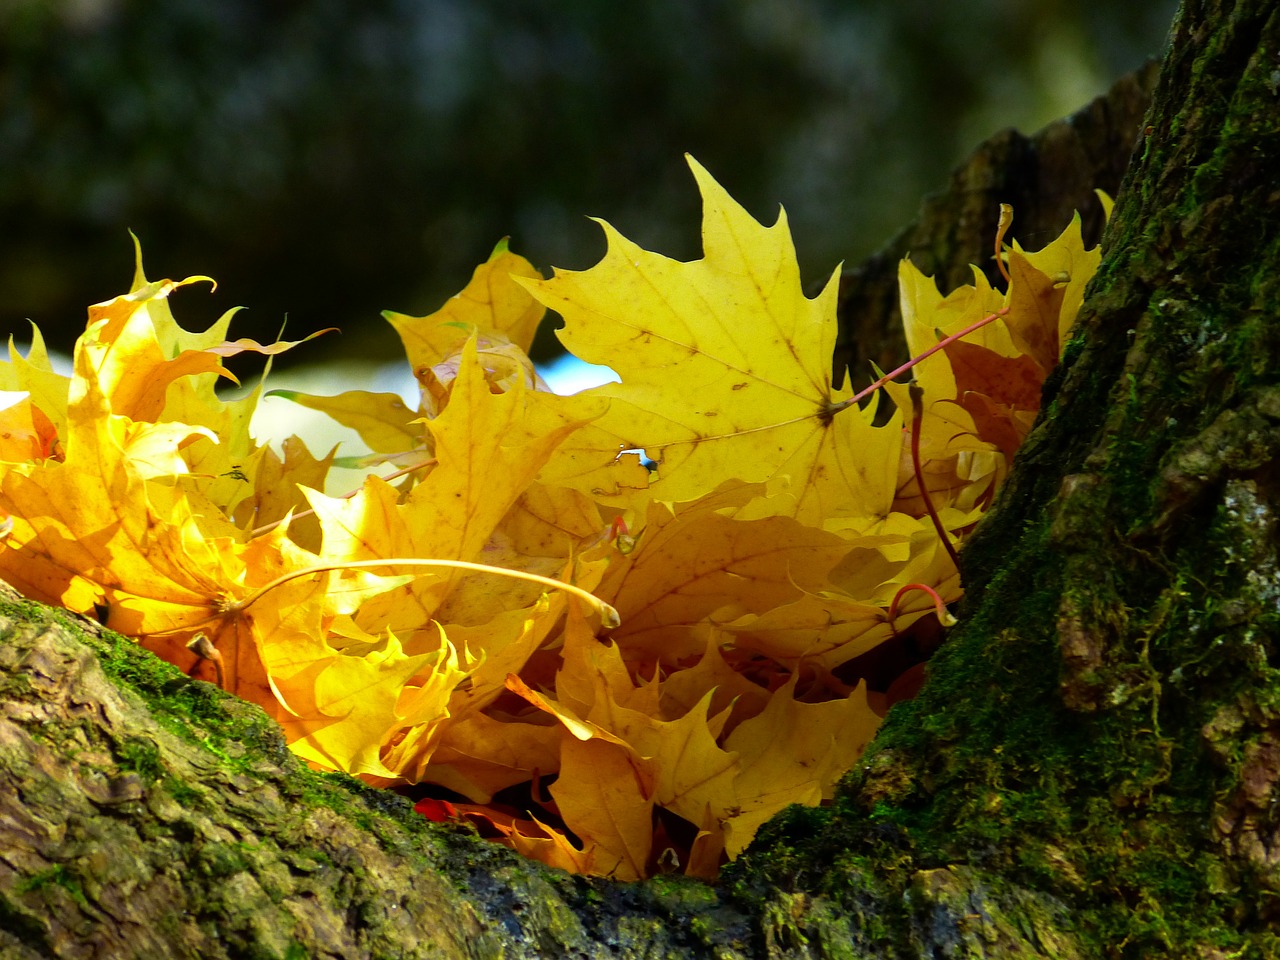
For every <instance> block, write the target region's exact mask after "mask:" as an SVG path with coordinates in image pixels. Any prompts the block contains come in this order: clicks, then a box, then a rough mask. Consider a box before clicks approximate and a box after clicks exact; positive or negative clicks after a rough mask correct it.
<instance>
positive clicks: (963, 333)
mask: <svg viewBox="0 0 1280 960" xmlns="http://www.w3.org/2000/svg"><path fill="white" fill-rule="evenodd" d="M1008 313H1009V308H1008V307H1001V308H1000V309H999V310H997V311H996V312H995V313H989V314H987V315H986V316H985V317H983V318H982V319H981V320H977V321H975V322H973V323H971V324H969V326H967V327H965V328H964V329H963V330H957V331H956V332H955V333H953V334H951V335H950V336H946V337H943V338H942V339H941V340H939V341H938V342H937V343H935V344H934V345H933V346H932V347H930V348H929V349H928V350H925V351H924V352H923V353H921V354H920V355H919V356H916V357H912V358H911V359H910V360H908V361H907V362H906V363H904V364H903V365H902V366H900V367H898V368H897V369H895V370H890V371H889V372H888V373H886V374H885V375H884V376H882V377H881V378H880V379H879V380H876V381H875V382H874V383H872V384H871V385H870V386H869V387H866V388H865V389H863V390H860V391H858V392H857V393H855V394H854V395H853V396H852V397H850V398H849V399H848V400H841V401H840V402H839V403H833V404H831V405H830V406H828V407H827V409H826V414H827V416H829V417H830V416H835V415H836V414H837V413H839V412H840V411H841V410H845V409H848V408H849V407H851V406H853V405H854V404H855V403H861V402H862V401H863V400H865V399H866V398H867V397H869V396H871V394H873V393H875V392H876V391H877V390H879V389H880V388H881V387H883V386H884V385H885V384H886V383H888V382H889V381H890V380H892V379H893V378H894V377H897V376H900V375H901V374H904V373H906V372H907V371H908V370H910V369H911V368H912V367H914V366H916V364H918V363H919V362H920V361H921V360H927V359H928V358H929V357H931V356H933V355H934V354H935V353H937V352H938V351H939V350H942V349H945V348H946V347H947V345H948V344H952V343H955V342H956V341H957V340H960V339H961V338H963V337H967V336H968V335H969V334H971V333H973V332H974V331H975V330H981V329H982V328H983V327H985V326H986V325H987V324H988V323H990V322H991V321H993V320H995V319H996V317H1003V316H1007V315H1008Z"/></svg>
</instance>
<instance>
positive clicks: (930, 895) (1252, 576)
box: [730, 0, 1280, 957]
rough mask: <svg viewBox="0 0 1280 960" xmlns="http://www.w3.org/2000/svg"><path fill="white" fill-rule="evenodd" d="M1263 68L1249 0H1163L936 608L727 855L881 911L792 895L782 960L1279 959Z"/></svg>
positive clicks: (1276, 355)
mask: <svg viewBox="0 0 1280 960" xmlns="http://www.w3.org/2000/svg"><path fill="white" fill-rule="evenodd" d="M1278 53H1280V8H1278V7H1277V6H1276V5H1275V4H1274V3H1270V2H1263V0H1250V2H1241V3H1230V2H1216V0H1188V2H1186V3H1184V5H1183V8H1182V10H1181V12H1180V14H1179V18H1178V20H1177V21H1176V23H1175V27H1174V31H1173V35H1172V38H1171V50H1170V54H1169V56H1168V58H1167V60H1166V62H1165V64H1164V66H1163V68H1162V73H1161V78H1160V82H1159V85H1158V88H1157V90H1156V92H1155V95H1154V102H1153V108H1152V111H1151V113H1150V114H1149V117H1148V120H1147V124H1146V127H1145V129H1144V139H1143V142H1142V144H1141V147H1140V150H1139V152H1138V154H1137V155H1136V156H1135V158H1134V161H1133V163H1132V165H1131V167H1130V169H1129V171H1128V173H1127V174H1126V177H1125V180H1124V184H1123V186H1122V188H1121V191H1120V195H1119V198H1118V205H1117V207H1116V210H1115V213H1114V217H1113V220H1112V222H1111V224H1110V226H1109V228H1108V231H1107V234H1106V238H1105V241H1104V257H1103V263H1102V266H1101V268H1100V271H1099V273H1098V275H1097V277H1096V279H1095V280H1094V281H1093V283H1092V285H1091V287H1090V290H1089V292H1088V294H1087V297H1086V302H1085V306H1084V308H1083V311H1082V314H1081V318H1080V322H1079V325H1078V328H1077V330H1076V332H1075V335H1074V339H1073V340H1072V342H1071V343H1070V345H1069V346H1068V349H1067V353H1066V357H1065V360H1064V362H1063V364H1062V365H1061V367H1060V368H1059V370H1058V371H1057V372H1056V374H1055V376H1054V377H1053V378H1052V379H1051V382H1050V383H1049V384H1048V386H1047V390H1046V397H1045V405H1044V412H1043V414H1042V417H1041V419H1040V422H1039V423H1038V425H1037V426H1036V428H1035V430H1034V431H1033V433H1032V435H1031V436H1030V437H1029V439H1028V441H1027V443H1026V445H1025V447H1024V448H1023V450H1022V451H1021V452H1020V454H1019V458H1018V462H1017V464H1016V466H1015V468H1014V470H1013V473H1012V476H1011V478H1010V482H1009V483H1008V484H1007V486H1006V487H1005V489H1004V491H1003V493H1002V495H1001V497H1000V499H999V502H998V505H997V508H996V509H995V510H994V511H993V512H992V514H991V515H990V516H988V517H987V518H986V520H985V521H984V523H983V525H982V526H981V528H980V530H979V533H978V534H977V536H976V537H975V539H974V540H973V541H972V542H971V543H970V544H969V545H968V546H967V547H966V549H965V551H964V554H963V556H962V565H963V568H964V571H963V572H964V575H965V579H966V582H967V584H968V592H967V596H966V600H965V603H964V610H963V613H962V617H961V620H962V622H961V625H960V626H959V627H958V628H957V629H956V630H954V631H953V632H952V634H951V636H950V638H949V639H948V641H947V643H946V644H945V645H944V647H943V648H942V650H941V651H940V652H939V653H938V654H936V655H935V657H934V659H933V662H932V663H931V665H930V679H929V681H928V682H927V683H926V685H925V688H924V690H923V692H922V695H921V696H920V697H919V698H918V699H916V700H915V701H913V702H911V703H909V704H904V705H903V706H901V707H899V708H896V709H895V710H894V711H893V712H892V713H891V715H890V717H889V720H888V722H887V723H886V725H885V727H884V729H883V731H882V733H881V735H880V736H879V737H878V738H877V740H876V741H875V743H874V745H873V747H872V749H871V750H870V751H869V752H868V754H867V756H866V757H865V760H864V762H863V763H862V764H861V766H860V768H859V770H858V772H857V773H856V774H855V775H854V776H853V777H852V778H851V779H850V780H849V781H848V782H847V783H846V784H845V785H844V788H843V792H842V794H841V796H840V798H839V801H838V802H837V804H836V805H835V806H834V807H833V808H831V809H829V810H821V811H793V812H792V813H791V815H790V816H789V817H785V818H783V819H782V820H781V821H778V822H775V823H774V824H773V825H772V826H771V827H770V828H769V829H768V831H767V833H766V834H765V835H764V836H762V837H761V838H759V842H758V844H757V846H756V847H755V848H754V849H753V850H752V851H751V852H750V854H749V856H748V857H747V858H746V859H745V860H744V861H741V862H739V863H738V864H735V865H734V866H733V868H732V870H731V872H730V878H731V882H737V883H738V884H740V885H741V889H742V890H743V892H747V891H753V892H755V893H756V895H758V896H760V897H761V898H762V901H763V902H765V903H776V902H778V900H777V895H776V894H769V893H767V892H765V891H767V890H769V889H771V888H773V887H775V886H779V885H781V886H782V887H783V888H784V889H790V890H793V891H804V895H805V896H806V897H807V898H809V902H811V903H812V902H818V901H829V905H828V906H826V907H825V908H824V911H825V912H824V913H823V916H824V917H825V916H828V915H830V914H831V913H833V912H834V913H835V914H836V915H838V916H847V917H860V916H862V915H864V914H866V913H867V912H868V911H869V910H870V912H872V913H875V914H877V915H879V916H880V917H881V920H880V923H879V924H878V926H875V927H874V928H873V927H872V926H870V925H867V924H862V923H854V924H850V925H849V926H848V928H847V929H840V930H836V931H834V932H829V931H828V929H827V926H826V925H825V921H821V922H816V923H810V922H809V921H808V918H807V914H805V913H804V912H803V911H802V912H801V915H800V918H799V919H796V920H795V921H794V927H795V929H796V931H797V935H798V936H803V937H805V938H807V940H808V943H809V947H808V948H807V949H808V950H809V951H810V953H811V955H815V956H818V955H825V954H832V953H833V952H839V951H844V953H843V955H854V956H863V955H865V956H873V955H877V953H876V951H881V955H890V956H899V955H901V956H935V955H946V956H966V957H968V956H975V957H976V956H984V957H985V956H1079V957H1104V956H1115V957H1153V956H1197V957H1263V956H1267V957H1270V956H1280V899H1278V898H1277V894H1278V893H1280V671H1278V669H1277V668H1278V667H1280V558H1278V552H1280V275H1278V274H1277V270H1276V265H1277V263H1280V122H1278V121H1277V118H1278V117H1280V69H1278V61H1277V54H1278ZM794 895H795V894H794V893H792V894H791V896H794ZM868 903H870V904H871V907H870V908H868V906H867V905H868ZM886 915H887V918H888V919H885V916H886ZM872 929H874V930H875V931H876V933H875V935H874V936H873V935H871V934H869V933H868V931H869V930H872ZM851 943H852V944H855V946H854V947H853V948H852V954H850V953H849V952H848V951H849V950H850V946H849V945H850V944H851ZM859 951H861V952H859Z"/></svg>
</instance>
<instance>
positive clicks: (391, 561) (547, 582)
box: [221, 557, 622, 630]
mask: <svg viewBox="0 0 1280 960" xmlns="http://www.w3.org/2000/svg"><path fill="white" fill-rule="evenodd" d="M378 567H432V568H438V567H444V568H449V569H454V570H467V571H470V572H472V573H492V574H495V575H496V576H500V577H511V578H512V579H515V580H527V581H529V582H530V583H537V584H541V585H542V586H544V587H550V588H551V589H553V590H563V591H564V592H565V593H569V594H572V595H573V596H575V597H577V598H579V599H580V600H583V601H584V602H586V603H587V604H588V605H589V606H590V607H591V608H592V609H593V610H595V612H596V613H598V614H599V615H600V620H601V622H602V623H603V625H604V627H605V629H606V630H611V629H613V628H614V627H616V626H618V624H620V623H621V622H622V618H621V617H619V616H618V611H617V610H615V609H614V608H613V607H612V606H610V605H609V604H608V603H605V601H603V600H601V599H600V598H599V597H597V596H596V595H595V594H593V593H591V592H590V591H587V590H583V589H582V587H579V586H576V585H574V584H572V583H565V582H564V581H563V580H556V579H554V578H553V577H544V576H542V575H541V574H537V573H527V572H525V571H523V570H510V569H508V568H506V567H494V566H490V565H489V564H487V563H471V562H470V561H468V560H435V559H426V558H422V557H388V558H387V559H385V560H349V561H346V562H343V563H320V564H316V565H315V566H313V567H303V568H301V569H299V570H292V571H290V572H289V573H286V574H282V575H281V576H278V577H276V578H275V579H274V580H272V581H270V582H269V583H265V584H263V585H262V586H260V587H258V589H257V590H255V591H253V593H251V594H249V596H247V597H245V598H244V599H243V600H236V601H234V602H231V603H227V604H226V605H225V606H223V608H222V610H221V612H222V613H223V614H228V613H240V612H241V611H243V610H245V609H247V608H248V607H250V606H252V605H253V604H255V603H257V602H258V601H259V600H261V599H262V598H263V597H264V596H265V595H266V594H267V593H269V592H270V591H272V590H274V589H275V588H276V587H279V586H281V585H283V584H286V583H288V582H289V581H290V580H296V579H298V578H299V577H307V576H311V575H313V574H317V573H325V572H326V571H329V570H372V569H376V568H378Z"/></svg>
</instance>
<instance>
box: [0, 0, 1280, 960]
mask: <svg viewBox="0 0 1280 960" xmlns="http://www.w3.org/2000/svg"><path fill="white" fill-rule="evenodd" d="M1277 50H1280V11H1277V10H1276V9H1275V7H1274V5H1273V4H1270V3H1266V2H1263V0H1249V2H1241V3H1234V4H1233V3H1228V2H1225V0H1221V2H1208V0H1203V2H1202V0H1188V2H1185V3H1184V5H1183V8H1182V10H1181V11H1180V13H1179V15H1178V19H1177V21H1176V22H1175V28H1174V31H1173V36H1172V43H1171V48H1170V51H1169V54H1168V56H1167V57H1166V60H1165V63H1164V65H1163V67H1162V70H1161V75H1160V80H1159V83H1158V86H1157V89H1156V91H1155V94H1154V102H1153V106H1152V109H1151V112H1150V114H1149V115H1148V118H1147V121H1146V124H1145V126H1144V127H1143V128H1142V129H1143V132H1144V135H1143V137H1142V140H1141V143H1140V147H1139V151H1138V153H1137V154H1136V155H1135V157H1134V159H1133V162H1132V164H1131V166H1130V168H1129V172H1128V174H1127V175H1126V178H1125V181H1124V185H1123V186H1122V188H1121V189H1120V191H1119V194H1118V196H1117V207H1116V210H1115V213H1114V216H1113V219H1112V222H1111V224H1110V226H1109V228H1108V231H1107V234H1106V238H1105V241H1104V258H1103V262H1102V265H1101V268H1100V269H1099V272H1098V275H1097V277H1096V278H1095V280H1094V282H1093V284H1092V285H1091V288H1090V290H1089V293H1088V295H1087V297H1086V300H1085V304H1084V307H1083V309H1082V311H1081V315H1080V321H1079V325H1078V329H1077V332H1076V334H1075V337H1074V339H1073V340H1072V341H1071V343H1070V344H1069V346H1068V349H1067V351H1066V356H1065V358H1064V361H1063V363H1062V364H1061V366H1060V367H1059V370H1058V371H1057V372H1056V373H1055V374H1054V376H1053V377H1052V378H1051V380H1050V382H1049V384H1048V385H1047V387H1046V397H1045V403H1044V406H1043V410H1042V415H1041V418H1040V421H1039V422H1038V425H1037V427H1036V428H1035V429H1034V430H1033V432H1032V434H1031V436H1030V437H1029V438H1028V441H1027V444H1026V446H1025V447H1024V449H1023V451H1022V452H1021V453H1020V454H1019V457H1018V460H1017V462H1016V464H1015V466H1014V469H1013V471H1012V473H1011V475H1010V478H1009V480H1008V482H1007V484H1006V486H1005V489H1004V491H1003V493H1002V494H1001V496H1000V498H999V500H998V503H997V506H996V508H995V509H994V510H993V511H992V513H991V515H990V516H989V517H988V518H987V520H986V521H984V523H983V525H982V526H981V528H980V531H979V533H978V534H977V535H976V536H975V538H974V539H973V540H972V541H971V543H970V544H969V545H968V546H967V547H966V550H965V552H964V554H963V556H962V558H961V559H962V562H963V565H964V573H965V577H966V583H967V590H968V593H967V596H966V601H965V609H964V610H963V611H962V618H961V621H962V622H961V625H960V626H959V627H958V628H956V629H955V630H954V631H953V633H952V635H951V637H950V638H949V639H948V640H947V642H946V643H945V644H944V646H943V647H942V649H941V650H940V651H939V653H938V654H936V655H935V658H934V660H933V661H932V663H931V665H930V677H929V680H928V682H927V683H926V684H925V686H924V689H923V690H922V692H921V695H920V696H919V697H918V698H917V699H916V700H914V701H911V702H909V703H905V704H902V705H899V706H898V707H895V709H894V711H893V712H892V713H891V715H890V717H889V719H888V721H887V722H886V725H885V727H884V728H883V730H882V731H881V734H880V736H879V737H877V739H876V741H875V742H874V744H873V745H872V747H871V748H870V750H869V751H868V753H867V756H866V757H865V759H864V761H863V762H862V763H861V764H860V765H859V766H858V768H857V769H856V770H855V772H854V774H853V775H851V777H850V778H849V779H848V780H847V781H846V783H845V784H844V786H843V787H842V789H841V792H840V794H839V796H838V798H837V801H836V803H835V804H834V805H833V806H831V807H829V808H822V809H801V808H791V809H790V810H789V811H788V812H786V813H784V814H783V815H782V816H780V817H779V818H776V819H775V820H774V821H773V822H772V823H771V824H770V825H769V826H768V827H767V828H766V829H765V830H764V831H763V832H762V833H761V835H760V836H759V837H758V838H757V841H756V843H755V844H754V845H753V846H752V847H751V848H750V849H749V851H748V852H747V854H746V855H745V856H744V857H742V858H741V859H739V860H738V861H737V862H735V863H734V864H732V865H731V866H730V868H729V869H728V870H727V871H726V875H725V878H724V880H723V881H722V883H721V884H719V885H717V886H712V887H708V886H705V885H702V884H699V883H697V882H695V881H688V880H683V879H679V880H673V879H664V878H658V879H656V880H652V881H649V882H647V883H644V884H631V885H625V884H613V883H608V882H604V881H598V880H589V879H586V878H581V877H570V876H567V875H565V874H562V873H558V872H555V871H551V870H548V869H546V868H543V867H541V866H540V865H538V864H534V863H530V862H527V861H524V860H521V859H520V858H518V857H516V856H515V855H514V854H512V853H510V852H509V851H506V850H504V849H501V848H498V847H495V846H493V845H490V844H487V843H485V842H482V841H480V840H478V839H477V838H475V837H474V836H472V835H470V834H468V833H467V832H465V831H464V830H461V829H459V828H454V827H450V826H442V825H432V824H428V823H426V822H425V821H423V820H422V818H419V817H416V815H414V814H412V813H411V811H410V810H409V806H408V804H407V802H405V801H403V800H402V799H401V798H399V797H397V796H396V795H394V794H391V793H387V792H381V791H373V790H369V789H367V788H365V787H363V786H361V785H359V784H358V783H356V782H355V781H353V780H350V779H349V778H345V777H335V776H321V775H318V774H314V773H312V772H310V771H308V770H306V769H305V768H304V767H303V766H302V765H301V764H300V763H298V762H297V761H296V760H295V759H294V758H293V757H292V756H291V755H290V754H289V753H288V751H287V750H286V749H285V748H284V745H283V742H282V741H281V739H280V737H279V733H278V731H277V730H276V729H275V728H274V726H273V725H272V724H271V723H270V722H269V721H268V720H267V719H266V717H265V715H264V714H263V713H262V712H261V711H259V710H258V709H257V708H254V707H250V706H248V705H247V704H244V703H242V702H240V701H238V700H236V699H234V698H232V697H228V696H225V695H224V694H222V693H220V692H218V691H217V690H215V689H214V688H212V687H210V686H208V685H206V684H202V683H199V682H195V681H191V680H189V679H187V678H186V677H184V676H183V675H182V674H180V673H179V672H177V671H176V670H174V669H173V668H172V667H169V666H167V665H165V664H163V663H161V662H159V661H158V660H156V659H155V658H153V657H151V656H150V655H149V654H147V653H146V652H144V651H142V650H140V649H138V648H136V647H135V646H134V645H132V644H130V643H129V642H128V641H124V640H121V639H120V638H118V637H115V636H114V635H111V634H109V633H108V632H106V631H102V630H99V629H98V628H97V627H96V626H95V625H93V624H85V623H82V622H80V621H78V620H77V619H76V618H74V617H71V616H70V615H68V614H65V613H61V612H58V611H51V610H48V609H47V608H41V607H38V606H37V605H34V604H28V603H24V602H21V601H17V600H16V599H13V598H12V597H10V599H8V600H7V601H6V602H5V603H4V605H3V610H0V614H2V616H0V636H2V637H3V642H0V683H3V685H4V695H3V699H2V700H0V751H2V752H3V754H2V755H3V759H4V762H3V764H0V777H2V778H3V781H2V783H3V789H0V956H4V957H6V958H8V957H14V958H28V957H30V958H36V957H93V956H111V957H232V956H235V957H240V956H253V957H289V958H295V957H296V958H301V957H320V956H327V957H366V956H368V957H383V956H386V957H392V956H394V957H442V958H446V957H447V958H451V957H499V956H501V957H505V958H512V957H560V956H576V957H626V956H645V957H662V956H672V957H700V956H701V957H715V958H717V960H730V958H737V957H771V958H772V957H777V958H782V957H787V958H790V957H795V958H802V957H805V958H807V957H834V956H839V957H851V958H857V957H867V958H870V957H901V958H907V957H934V956H949V957H1034V956H1046V957H1047V956H1055V957H1080V958H1084V957H1098V956H1107V957H1110V956H1114V957H1135V958H1136V957H1158V956H1171V957H1173V956H1202V957H1227V956H1257V957H1262V956H1277V955H1280V940H1278V939H1277V937H1276V935H1275V934H1274V933H1273V932H1272V930H1273V929H1274V928H1275V927H1276V925H1277V920H1278V919H1280V918H1278V917H1277V915H1276V914H1277V908H1276V907H1275V906H1274V904H1275V903H1277V902H1278V901H1277V896H1276V895H1277V893H1280V852H1278V851H1280V833H1278V830H1280V817H1277V815H1276V814H1275V813H1274V809H1276V808H1277V806H1280V804H1277V801H1280V682H1278V679H1280V678H1278V676H1277V672H1276V663H1277V661H1278V660H1280V650H1278V649H1277V642H1278V640H1280V637H1278V634H1280V588H1278V587H1277V586H1276V584H1277V583H1280V558H1278V556H1277V553H1278V549H1280V547H1278V545H1280V520H1278V519H1277V511H1280V467H1278V466H1277V464H1278V463H1280V458H1278V457H1277V454H1278V453H1280V322H1278V321H1277V315H1278V314H1280V303H1278V302H1277V301H1280V291H1278V290H1277V284H1278V283H1280V280H1277V278H1276V274H1275V269H1274V267H1275V264H1276V263H1277V262H1280V257H1278V256H1277V255H1278V254H1280V215H1278V214H1280V211H1278V210H1277V202H1278V200H1280V187H1278V186H1277V184H1280V142H1277V141H1278V140H1280V124H1276V123H1275V122H1274V118H1275V116H1276V111H1277V100H1278V99H1280V96H1278V93H1277V89H1278V87H1277V82H1276V80H1275V74H1274V71H1275V69H1276V61H1275V56H1276V51H1277ZM1131 133H1132V128H1131V127H1130V128H1127V129H1126V130H1124V131H1120V132H1117V133H1116V134H1115V136H1116V137H1118V138H1120V141H1122V142H1125V143H1127V142H1129V140H1130V139H1131ZM999 199H1002V200H1008V199H1010V198H1009V197H1007V196H1006V197H1001V198H999ZM1076 204H1078V201H1076ZM991 209H992V210H994V207H992V208H991ZM1018 212H1019V217H1020V221H1019V222H1020V223H1025V222H1026V221H1025V219H1023V218H1022V214H1023V210H1022V209H1021V208H1020V209H1019V211H1018ZM989 222H990V221H984V223H983V224H981V225H980V226H981V228H982V229H987V224H988V223H989ZM975 226H979V225H975ZM980 236H981V234H975V241H974V242H975V244H976V245H977V246H979V247H985V241H983V240H981V239H980ZM984 252H985V251H984ZM970 255H971V254H969V253H968V252H967V251H966V253H965V256H970Z"/></svg>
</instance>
